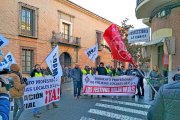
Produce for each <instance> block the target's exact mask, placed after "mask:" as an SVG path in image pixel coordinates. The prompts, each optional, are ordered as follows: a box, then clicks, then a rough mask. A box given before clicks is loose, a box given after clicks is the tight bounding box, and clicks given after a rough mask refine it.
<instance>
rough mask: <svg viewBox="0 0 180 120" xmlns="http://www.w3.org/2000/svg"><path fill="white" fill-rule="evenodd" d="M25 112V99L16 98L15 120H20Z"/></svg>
mask: <svg viewBox="0 0 180 120" xmlns="http://www.w3.org/2000/svg"><path fill="white" fill-rule="evenodd" d="M23 110H24V100H23V97H20V98H14V111H13V120H18V119H19V117H20V115H21V113H22V112H23Z"/></svg>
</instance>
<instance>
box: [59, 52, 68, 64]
mask: <svg viewBox="0 0 180 120" xmlns="http://www.w3.org/2000/svg"><path fill="white" fill-rule="evenodd" d="M59 61H60V63H61V65H62V67H71V56H70V55H69V53H67V52H64V53H62V54H61V55H60V57H59Z"/></svg>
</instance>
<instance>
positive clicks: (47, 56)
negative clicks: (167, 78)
mask: <svg viewBox="0 0 180 120" xmlns="http://www.w3.org/2000/svg"><path fill="white" fill-rule="evenodd" d="M57 46H58V45H56V47H57ZM56 47H54V48H53V49H52V50H51V52H52V51H53V50H54V49H55V48H56ZM51 52H50V53H49V54H48V55H47V56H46V58H47V57H48V56H49V55H50V54H51ZM46 58H45V59H44V60H43V61H42V62H41V64H42V63H44V61H45V60H46ZM41 64H40V66H41Z"/></svg>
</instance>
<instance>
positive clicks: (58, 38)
mask: <svg viewBox="0 0 180 120" xmlns="http://www.w3.org/2000/svg"><path fill="white" fill-rule="evenodd" d="M80 41H81V38H79V37H74V36H70V35H67V34H63V33H53V35H52V39H51V42H58V43H60V44H61V43H62V44H68V45H75V46H80Z"/></svg>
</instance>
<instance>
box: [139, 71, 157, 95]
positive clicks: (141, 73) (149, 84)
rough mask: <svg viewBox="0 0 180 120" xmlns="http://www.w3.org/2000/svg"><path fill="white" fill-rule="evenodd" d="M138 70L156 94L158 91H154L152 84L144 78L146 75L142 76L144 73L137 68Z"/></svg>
mask: <svg viewBox="0 0 180 120" xmlns="http://www.w3.org/2000/svg"><path fill="white" fill-rule="evenodd" d="M137 70H138V72H139V73H140V74H141V75H142V76H143V77H144V78H145V80H146V81H147V82H148V84H149V85H150V87H151V88H152V89H153V90H154V92H155V93H156V94H157V93H158V92H157V91H156V89H155V88H154V87H153V86H152V84H151V83H150V82H149V81H148V80H147V79H146V77H145V76H144V74H143V73H142V72H141V70H139V69H137Z"/></svg>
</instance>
